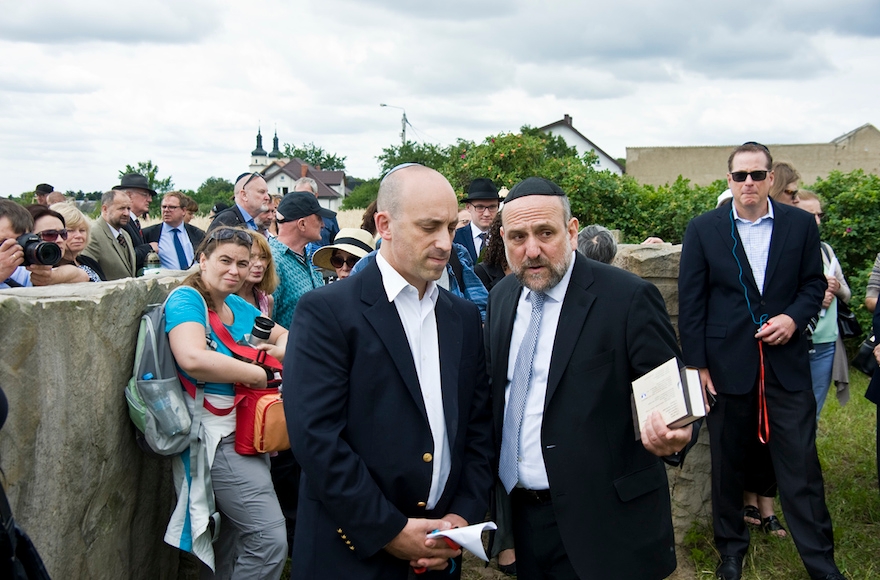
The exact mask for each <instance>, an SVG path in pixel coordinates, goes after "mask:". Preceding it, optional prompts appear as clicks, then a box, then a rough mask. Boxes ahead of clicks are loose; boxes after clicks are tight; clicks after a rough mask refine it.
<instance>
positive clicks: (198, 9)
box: [0, 0, 220, 44]
mask: <svg viewBox="0 0 880 580" xmlns="http://www.w3.org/2000/svg"><path fill="white" fill-rule="evenodd" d="M219 25H220V15H219V11H218V9H217V8H216V6H215V5H214V4H213V3H211V2H208V1H207V0H191V1H187V2H173V1H168V0H128V1H126V2H118V1H116V0H83V1H81V2H67V1H65V0H34V1H29V2H19V3H9V2H7V3H4V6H3V18H2V20H0V38H3V39H7V40H14V41H21V42H32V43H37V44H62V43H76V42H88V41H99V42H114V43H121V44H134V43H141V42H148V43H162V44H165V43H170V44H180V43H192V42H197V41H198V40H200V39H202V38H204V37H206V36H208V35H210V34H211V33H212V32H214V31H215V30H216V29H217V28H218V27H219Z"/></svg>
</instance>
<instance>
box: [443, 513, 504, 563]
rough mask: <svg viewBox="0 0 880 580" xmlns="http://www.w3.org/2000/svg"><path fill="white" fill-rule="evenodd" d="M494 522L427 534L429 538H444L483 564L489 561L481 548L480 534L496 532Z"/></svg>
mask: <svg viewBox="0 0 880 580" xmlns="http://www.w3.org/2000/svg"><path fill="white" fill-rule="evenodd" d="M497 529H498V526H496V525H495V522H483V523H482V524H473V525H470V526H466V527H464V528H452V529H451V530H437V531H434V532H431V533H430V534H428V537H429V538H440V537H446V538H449V539H450V540H452V541H453V542H455V543H456V544H458V545H459V546H461V547H462V549H465V550H467V551H468V552H470V553H471V554H473V555H474V556H476V557H477V558H479V559H480V560H482V561H484V562H488V561H489V557H488V556H487V555H486V550H485V549H484V548H483V538H482V533H483V532H485V531H486V530H497Z"/></svg>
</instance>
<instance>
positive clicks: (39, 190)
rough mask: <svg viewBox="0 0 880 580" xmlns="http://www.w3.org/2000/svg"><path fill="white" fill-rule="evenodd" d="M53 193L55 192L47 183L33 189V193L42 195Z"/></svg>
mask: <svg viewBox="0 0 880 580" xmlns="http://www.w3.org/2000/svg"><path fill="white" fill-rule="evenodd" d="M53 191H55V188H54V187H52V186H51V185H49V184H48V183H41V184H40V185H38V186H37V187H36V189H34V193H39V194H43V195H49V194H50V193H52V192H53Z"/></svg>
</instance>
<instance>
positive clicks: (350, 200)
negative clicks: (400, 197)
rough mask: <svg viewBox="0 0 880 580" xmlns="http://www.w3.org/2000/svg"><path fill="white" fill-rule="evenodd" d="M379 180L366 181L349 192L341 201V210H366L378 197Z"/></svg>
mask: <svg viewBox="0 0 880 580" xmlns="http://www.w3.org/2000/svg"><path fill="white" fill-rule="evenodd" d="M379 182H380V179H379V178H378V177H377V178H375V179H368V180H366V181H364V182H362V183H361V184H360V185H358V186H357V187H355V188H354V189H352V190H351V193H349V194H348V195H347V196H346V198H345V199H344V200H342V209H360V208H366V207H367V206H368V205H370V204H371V203H372V202H373V201H374V200H375V199H376V196H377V195H379Z"/></svg>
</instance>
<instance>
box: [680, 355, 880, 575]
mask: <svg viewBox="0 0 880 580" xmlns="http://www.w3.org/2000/svg"><path fill="white" fill-rule="evenodd" d="M850 380H851V381H852V382H851V383H850V391H851V399H850V401H849V403H848V404H847V405H846V406H845V407H841V406H840V405H839V404H838V403H837V400H836V399H835V398H834V397H833V395H832V394H829V396H828V400H827V401H826V402H825V407H824V408H823V410H822V417H821V419H820V420H819V433H818V437H817V447H818V449H819V460H820V462H821V464H822V472H823V474H824V478H825V499H826V502H827V504H828V510H829V511H830V512H831V520H832V522H833V524H834V541H835V558H836V560H837V565H838V566H839V567H840V570H841V572H843V573H844V574H845V575H846V576H847V577H848V578H852V580H869V579H880V493H878V489H877V468H876V464H875V457H876V453H875V442H876V435H875V428H876V412H877V407H876V406H875V405H874V404H872V403H871V402H869V401H868V400H867V399H865V398H864V393H865V389H866V388H867V384H868V380H867V377H865V376H864V375H863V374H861V373H860V372H858V371H856V370H851V372H850ZM780 512H781V509H780V508H779V506H778V502H777V515H779V516H780V519H781V520H782V521H783V523H784V522H785V517H784V514H781V513H780ZM685 544H686V546H687V548H688V549H689V550H690V553H691V557H692V559H693V562H694V565H695V567H696V569H697V578H698V579H700V580H709V579H711V578H714V572H715V567H716V566H717V565H718V552H717V551H716V550H715V547H714V544H713V542H712V526H711V522H709V521H706V522H697V523H696V524H695V525H694V527H693V528H692V529H691V531H690V533H689V534H688V536H687V538H686V540H685ZM808 578H809V576H808V575H807V573H806V571H805V570H804V566H803V563H802V562H801V560H800V557H799V556H798V553H797V550H796V549H795V547H794V543H793V542H792V540H791V538H790V537H789V538H787V539H784V540H780V539H777V538H773V537H770V536H768V535H765V534H763V533H760V532H754V531H753V532H752V542H751V545H750V547H749V551H748V554H747V555H746V559H745V561H744V562H743V579H744V580H799V579H804V580H807V579H808Z"/></svg>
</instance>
